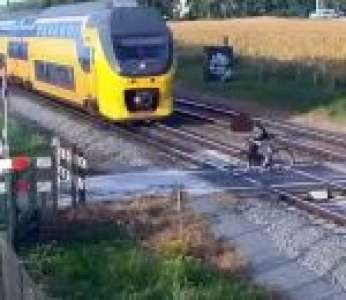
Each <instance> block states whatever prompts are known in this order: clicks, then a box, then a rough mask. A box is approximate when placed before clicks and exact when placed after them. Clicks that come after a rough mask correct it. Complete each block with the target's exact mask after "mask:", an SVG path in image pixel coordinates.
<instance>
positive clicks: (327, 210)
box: [28, 93, 346, 226]
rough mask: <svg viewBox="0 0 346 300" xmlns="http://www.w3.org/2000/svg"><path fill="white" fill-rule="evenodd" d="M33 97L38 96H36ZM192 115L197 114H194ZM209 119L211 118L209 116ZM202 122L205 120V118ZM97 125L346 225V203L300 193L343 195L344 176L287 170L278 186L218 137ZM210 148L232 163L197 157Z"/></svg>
mask: <svg viewBox="0 0 346 300" xmlns="http://www.w3.org/2000/svg"><path fill="white" fill-rule="evenodd" d="M29 95H31V97H32V96H33V95H32V94H31V93H29ZM29 95H28V96H29ZM35 97H37V95H35ZM40 97H41V96H40ZM41 98H42V97H41ZM44 103H45V105H49V106H51V107H54V108H55V109H57V110H59V111H60V112H63V113H66V110H68V112H69V113H72V114H73V116H77V117H78V118H80V119H83V120H87V121H91V120H92V122H93V124H95V118H93V117H91V116H89V115H87V114H85V113H83V112H81V111H80V110H76V109H74V108H71V107H66V106H65V105H64V106H61V105H60V104H57V103H55V102H53V101H45V102H44ZM178 103H179V101H178ZM203 109H204V108H203ZM193 113H194V114H196V113H195V112H193ZM217 113H219V112H217ZM189 117H191V115H189ZM196 118H197V115H196ZM203 118H204V116H203ZM208 118H210V116H208ZM204 121H206V120H205V118H204ZM208 121H212V120H208ZM216 121H217V122H216ZM216 121H215V122H213V124H212V125H213V126H216V127H217V128H215V129H220V127H219V126H220V124H219V123H220V122H222V120H219V121H218V120H216ZM96 123H97V124H98V125H99V126H101V127H102V128H104V129H106V130H110V131H113V130H115V131H117V132H119V133H120V134H123V135H125V136H127V137H129V138H131V139H134V140H136V141H140V142H142V143H145V144H147V145H150V146H152V147H155V148H156V149H158V150H160V151H161V152H163V153H165V155H166V156H168V157H171V158H179V159H180V160H181V161H182V162H183V163H184V164H186V165H190V166H191V165H193V166H195V167H198V168H201V169H206V168H207V169H212V170H215V171H217V172H219V173H220V174H221V176H223V177H227V178H229V183H230V185H231V184H232V180H239V179H240V180H242V181H243V182H244V183H246V185H247V186H248V187H249V188H251V189H252V190H253V189H257V190H262V191H267V192H268V193H270V194H276V195H277V196H278V197H282V199H284V200H286V201H287V202H289V203H293V204H294V205H295V206H298V207H299V208H302V209H304V210H306V211H309V212H310V213H312V214H314V215H318V216H320V217H322V218H324V219H326V220H328V221H331V222H334V223H336V224H339V225H342V226H345V225H346V201H342V200H326V201H321V202H311V201H309V200H307V199H306V198H305V196H306V193H304V192H302V187H304V189H303V190H307V188H310V187H313V188H319V189H327V188H328V189H334V190H337V191H342V193H343V192H344V190H345V185H344V184H345V182H346V176H345V182H343V181H342V180H339V181H338V180H333V179H326V178H324V177H323V176H319V175H318V174H317V175H316V174H313V173H311V172H309V171H306V170H305V171H304V170H302V169H300V168H299V167H297V168H293V169H292V170H290V171H289V173H287V174H280V175H277V176H279V177H281V179H282V181H283V184H281V185H280V183H279V184H278V183H277V182H268V181H267V177H269V178H270V177H271V176H272V175H271V174H269V172H266V173H264V174H258V173H252V172H244V170H243V169H242V168H241V167H239V164H237V163H241V161H240V160H239V159H238V158H237V156H238V155H239V152H240V151H241V149H240V148H239V147H237V146H235V145H231V144H228V143H224V142H223V141H220V140H218V139H217V138H215V139H212V138H210V137H208V136H207V137H206V136H205V135H204V134H197V133H196V132H191V131H190V130H188V129H185V128H183V127H181V128H177V127H174V126H170V125H169V124H168V125H167V124H163V123H156V124H154V125H153V126H150V127H143V126H140V127H139V126H133V125H128V126H119V125H115V124H112V123H109V122H107V121H104V120H100V119H98V120H97V122H96ZM210 149H212V150H215V151H217V153H220V154H222V156H224V157H231V158H232V159H233V161H232V162H231V163H229V162H224V163H223V164H222V163H221V164H220V163H219V162H216V163H215V162H214V161H210V160H208V159H205V157H203V156H200V155H199V153H201V152H202V150H210ZM285 176H290V177H294V178H298V177H299V178H301V185H300V187H301V188H300V189H299V192H297V191H296V190H295V189H293V188H292V186H291V187H290V186H289V185H287V184H285V180H286V178H285ZM297 186H299V184H294V187H295V188H296V187H297ZM345 199H346V198H345Z"/></svg>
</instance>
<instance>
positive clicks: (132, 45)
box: [114, 37, 169, 62]
mask: <svg viewBox="0 0 346 300" xmlns="http://www.w3.org/2000/svg"><path fill="white" fill-rule="evenodd" d="M114 51H115V54H116V56H117V59H118V60H119V61H120V62H124V61H129V60H132V61H133V60H151V59H153V60H167V59H168V57H169V48H168V39H167V38H165V37H126V38H120V39H114Z"/></svg>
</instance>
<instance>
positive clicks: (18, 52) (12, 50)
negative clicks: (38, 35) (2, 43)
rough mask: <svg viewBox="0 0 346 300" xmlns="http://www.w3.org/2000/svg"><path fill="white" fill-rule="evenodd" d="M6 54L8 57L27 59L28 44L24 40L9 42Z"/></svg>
mask: <svg viewBox="0 0 346 300" xmlns="http://www.w3.org/2000/svg"><path fill="white" fill-rule="evenodd" d="M8 55H9V57H10V58H15V59H21V60H27V59H28V44H27V43H25V42H9V43H8Z"/></svg>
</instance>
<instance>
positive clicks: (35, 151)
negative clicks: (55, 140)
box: [0, 119, 49, 156]
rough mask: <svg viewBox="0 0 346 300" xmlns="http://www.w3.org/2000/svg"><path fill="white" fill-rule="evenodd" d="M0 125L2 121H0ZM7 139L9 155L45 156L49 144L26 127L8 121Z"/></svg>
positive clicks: (11, 120)
mask: <svg viewBox="0 0 346 300" xmlns="http://www.w3.org/2000/svg"><path fill="white" fill-rule="evenodd" d="M0 122H1V123H0V124H2V123H3V120H2V119H1V120H0ZM8 128H9V129H8V139H9V144H10V155H11V156H17V155H23V154H25V155H29V156H39V155H47V154H48V151H49V143H48V141H47V139H44V138H43V137H42V135H40V134H39V133H38V132H35V131H34V130H33V129H31V128H28V127H26V126H25V125H23V124H21V123H20V122H18V121H16V120H13V119H10V120H9V124H8Z"/></svg>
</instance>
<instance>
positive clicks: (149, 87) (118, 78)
mask: <svg viewBox="0 0 346 300" xmlns="http://www.w3.org/2000/svg"><path fill="white" fill-rule="evenodd" d="M100 35H103V39H102V44H103V52H104V54H105V57H106V61H105V64H102V63H101V65H100V66H99V67H100V69H101V70H102V72H99V71H98V72H97V77H98V86H97V89H98V94H99V97H98V101H99V110H100V112H101V113H102V114H103V115H104V116H106V117H107V118H109V119H113V120H115V121H126V120H152V119H161V118H165V117H168V116H169V115H170V114H171V113H172V110H173V93H172V88H173V76H174V75H173V73H174V71H173V38H172V34H171V32H170V31H169V29H168V27H167V25H166V23H165V22H164V21H163V20H162V18H161V16H160V15H159V14H158V13H157V12H156V11H154V10H152V9H148V8H143V7H136V8H115V9H113V10H112V12H111V14H110V16H109V27H108V28H104V29H103V30H102V32H100Z"/></svg>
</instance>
